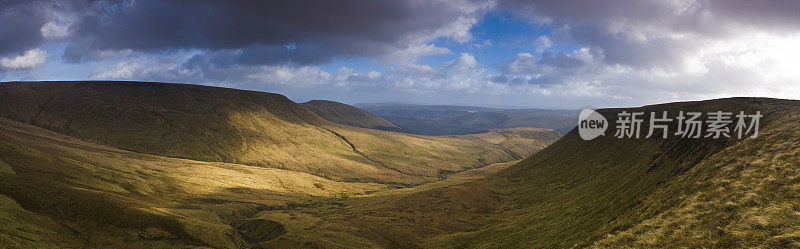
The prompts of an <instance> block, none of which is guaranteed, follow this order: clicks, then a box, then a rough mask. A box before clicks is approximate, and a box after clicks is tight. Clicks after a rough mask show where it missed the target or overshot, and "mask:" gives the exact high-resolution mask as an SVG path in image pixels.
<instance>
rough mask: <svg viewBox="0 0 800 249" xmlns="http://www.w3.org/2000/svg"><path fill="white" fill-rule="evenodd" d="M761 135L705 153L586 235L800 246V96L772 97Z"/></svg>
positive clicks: (619, 243) (623, 240)
mask: <svg viewBox="0 0 800 249" xmlns="http://www.w3.org/2000/svg"><path fill="white" fill-rule="evenodd" d="M764 105H765V106H769V107H768V109H771V110H772V112H771V113H770V114H769V116H767V117H769V125H767V126H762V128H763V129H762V130H761V131H760V132H759V137H758V138H757V139H748V140H744V141H741V142H738V143H735V144H733V145H731V146H730V147H728V148H725V149H724V150H722V151H720V152H719V153H717V154H715V155H714V156H713V157H710V158H709V159H708V160H705V161H703V162H702V163H700V164H698V165H697V166H695V167H693V168H692V169H690V170H688V171H687V172H686V173H684V174H682V175H681V176H679V177H677V178H676V179H675V180H673V181H671V182H670V183H669V184H668V185H666V186H664V187H662V188H659V189H658V190H657V191H655V192H653V193H652V194H650V195H648V196H646V197H644V198H642V199H641V203H640V204H639V205H637V206H636V208H634V209H632V210H631V211H630V212H628V214H626V215H624V217H623V218H620V219H617V220H615V221H614V222H613V223H612V224H611V225H609V226H607V228H605V229H603V230H601V233H600V234H598V236H596V238H594V239H591V240H588V241H586V242H585V243H583V244H582V245H592V246H594V247H610V248H619V247H623V246H632V247H655V246H664V245H667V246H668V247H688V248H714V247H716V248H731V247H745V248H754V247H760V248H798V247H800V194H798V193H800V192H798V191H800V102H798V101H792V102H788V103H787V102H783V103H781V104H779V103H778V102H777V101H765V103H764Z"/></svg>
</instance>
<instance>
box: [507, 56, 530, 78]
mask: <svg viewBox="0 0 800 249" xmlns="http://www.w3.org/2000/svg"><path fill="white" fill-rule="evenodd" d="M507 70H508V72H510V73H513V74H531V73H535V72H536V57H534V56H533V55H532V54H530V53H519V54H517V57H515V58H514V60H512V61H511V62H510V63H509V64H508V67H507Z"/></svg>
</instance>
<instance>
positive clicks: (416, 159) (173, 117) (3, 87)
mask: <svg viewBox="0 0 800 249" xmlns="http://www.w3.org/2000/svg"><path fill="white" fill-rule="evenodd" d="M0 116H2V117H7V118H10V119H13V120H17V121H21V122H25V123H29V124H33V125H36V126H39V127H43V128H46V129H49V130H53V131H57V132H60V133H62V134H66V135H70V136H74V137H77V138H81V139H85V140H88V141H93V142H97V143H100V144H104V145H108V146H112V147H117V148H122V149H126V150H131V151H136V152H142V153H148V154H154V155H162V156H168V157H177V158H188V159H195V160H202V161H221V162H229V163H240V164H247V165H254V166H264V167H270V168H279V169H288V170H293V171H299V172H306V173H311V174H314V175H318V176H323V177H326V178H329V179H334V180H347V181H362V182H383V183H397V184H402V185H408V184H419V183H424V182H427V181H431V180H436V179H437V178H438V177H439V176H440V173H441V172H453V171H460V170H464V169H468V168H473V167H479V166H483V165H486V164H490V163H495V162H505V161H511V160H514V158H515V156H514V155H513V154H510V153H508V152H506V150H505V149H504V148H503V147H502V145H497V144H492V143H488V142H485V141H482V140H475V139H468V138H465V139H461V138H452V137H451V138H438V137H426V136H414V135H408V134H399V133H393V132H386V131H377V130H372V129H363V128H356V127H350V126H344V125H339V124H335V123H332V122H328V121H326V120H324V119H322V118H320V117H319V116H317V115H315V114H314V113H313V112H311V111H309V110H308V109H306V108H304V107H302V106H301V105H299V104H296V103H294V102H292V101H290V100H289V99H287V98H286V97H284V96H282V95H278V94H271V93H263V92H253V91H243V90H235V89H227V88H217V87H207V86H196V85H185V84H166V83H143V82H12V83H3V84H0Z"/></svg>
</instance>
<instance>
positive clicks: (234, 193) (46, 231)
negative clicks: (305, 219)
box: [0, 118, 387, 248]
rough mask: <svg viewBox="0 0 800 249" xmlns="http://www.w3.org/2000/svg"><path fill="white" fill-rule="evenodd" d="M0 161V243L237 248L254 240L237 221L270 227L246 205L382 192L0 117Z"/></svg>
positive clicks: (367, 185) (282, 205)
mask: <svg viewBox="0 0 800 249" xmlns="http://www.w3.org/2000/svg"><path fill="white" fill-rule="evenodd" d="M0 162H2V164H3V165H4V166H3V167H4V169H5V170H4V171H3V172H2V173H0V209H1V210H3V212H0V213H2V215H0V217H2V218H3V220H4V222H3V224H2V225H0V247H12V246H22V247H37V248H43V247H45V248H46V247H53V248H60V247H93V248H96V247H108V248H119V247H174V246H176V245H198V246H202V245H207V246H215V247H229V248H232V247H239V246H243V245H247V244H249V243H252V242H249V241H248V238H250V237H253V236H255V234H253V232H252V231H250V230H248V229H246V228H242V227H241V226H237V225H239V223H245V222H250V223H253V222H262V223H264V224H266V225H269V224H272V223H270V222H269V221H261V220H258V219H251V218H249V217H250V216H251V214H252V213H254V212H256V211H259V210H269V209H284V208H286V207H287V206H291V205H306V204H308V203H309V201H313V200H315V199H319V198H322V199H326V198H335V197H338V196H342V195H344V196H347V195H356V194H365V193H369V192H374V191H377V190H382V189H386V188H387V186H385V185H380V184H375V183H346V182H335V181H331V180H328V179H325V178H322V177H318V176H313V175H310V174H306V173H299V172H293V171H288V170H281V169H269V168H263V167H253V166H246V165H238V164H229V163H220V162H202V161H193V160H187V159H176V158H167V157H161V156H154V155H147V154H140V153H136V152H131V151H125V150H119V149H115V148H111V147H107V146H103V145H97V144H93V143H90V142H86V141H82V140H78V139H75V138H71V137H68V136H64V135H61V134H58V133H54V132H51V131H48V130H44V129H41V128H38V127H34V126H31V125H27V124H23V123H19V122H16V121H11V120H8V119H4V118H0ZM253 220H255V221H253ZM232 224H233V225H232ZM267 227H269V226H267ZM281 227H282V226H280V225H278V226H276V227H275V228H274V229H272V230H275V229H278V230H275V231H276V232H280V231H281V230H280V229H279V228H281ZM237 228H238V229H237ZM262 235H263V234H262Z"/></svg>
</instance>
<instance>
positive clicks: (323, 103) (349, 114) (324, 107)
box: [301, 100, 405, 132]
mask: <svg viewBox="0 0 800 249" xmlns="http://www.w3.org/2000/svg"><path fill="white" fill-rule="evenodd" d="M301 105H302V106H303V107H305V108H308V110H310V111H312V112H314V114H317V116H320V117H321V118H324V119H325V120H328V121H331V122H334V123H337V124H343V125H349V126H355V127H361V128H369V129H378V130H385V131H397V132H404V131H405V130H404V129H403V128H400V127H398V126H397V125H395V124H393V123H392V122H389V121H386V120H385V119H383V118H381V117H378V116H376V115H375V114H372V113H369V112H367V111H364V110H361V109H358V107H355V106H351V105H347V104H342V103H338V102H333V101H327V100H312V101H308V102H305V103H301Z"/></svg>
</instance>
